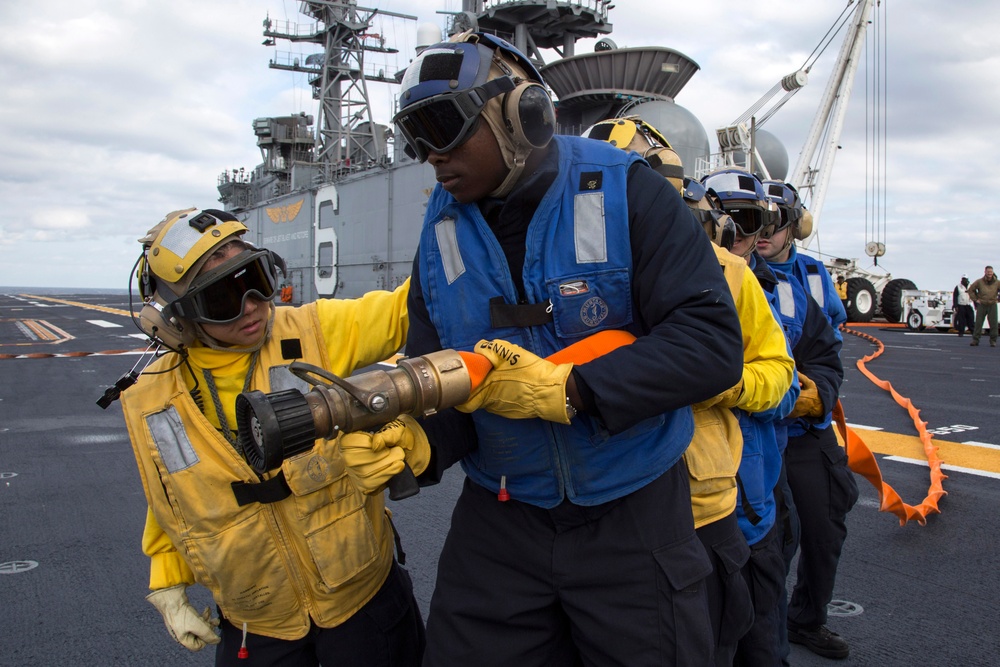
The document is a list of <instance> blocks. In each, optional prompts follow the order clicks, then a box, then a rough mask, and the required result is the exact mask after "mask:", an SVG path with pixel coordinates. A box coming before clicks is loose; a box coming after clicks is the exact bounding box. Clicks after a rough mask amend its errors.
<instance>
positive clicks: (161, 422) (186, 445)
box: [146, 405, 198, 474]
mask: <svg viewBox="0 0 1000 667" xmlns="http://www.w3.org/2000/svg"><path fill="white" fill-rule="evenodd" d="M146 424H147V425H148V426H149V432H150V433H152V434H153V442H155V443H156V449H157V451H158V452H159V453H160V459H161V460H162V461H163V465H165V466H166V467H167V470H168V471H170V473H171V474H173V473H175V472H178V471H180V470H185V469H187V468H190V467H191V466H193V465H194V464H196V463H198V455H197V454H195V451H194V447H193V446H192V445H191V440H190V439H189V438H188V435H187V431H186V430H185V429H184V424H183V423H182V422H181V416H180V415H179V414H177V409H176V408H175V407H174V406H172V405H171V406H170V407H168V408H167V409H166V410H163V411H162V412H157V413H154V414H151V415H149V416H147V417H146Z"/></svg>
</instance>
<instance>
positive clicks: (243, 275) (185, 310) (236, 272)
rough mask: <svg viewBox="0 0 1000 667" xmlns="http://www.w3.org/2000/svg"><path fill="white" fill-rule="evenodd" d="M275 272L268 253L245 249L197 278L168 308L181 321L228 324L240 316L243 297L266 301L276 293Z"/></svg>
mask: <svg viewBox="0 0 1000 667" xmlns="http://www.w3.org/2000/svg"><path fill="white" fill-rule="evenodd" d="M277 285H278V273H277V269H276V268H275V263H274V256H273V254H272V253H271V252H270V251H269V250H247V251H245V252H241V253H240V254H238V255H236V256H235V257H233V258H231V259H230V260H228V261H226V262H224V263H222V264H220V265H219V266H217V267H215V268H214V269H212V270H211V271H206V272H205V273H204V275H200V276H198V277H197V278H196V279H195V281H194V282H193V283H191V288H190V289H189V290H188V291H187V293H186V294H185V295H184V296H182V297H181V298H179V299H177V300H176V301H174V302H173V303H172V304H171V305H170V307H171V308H172V309H173V311H174V312H175V313H176V314H177V315H178V316H179V317H181V318H182V319H185V320H190V321H192V322H205V323H207V324H228V323H230V322H235V321H236V320H238V319H240V317H242V316H243V309H244V307H245V306H246V301H247V297H250V296H253V297H255V298H257V299H260V300H261V301H270V300H271V299H273V298H274V297H275V295H276V294H277V292H278V291H277Z"/></svg>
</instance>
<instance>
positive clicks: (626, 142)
mask: <svg viewBox="0 0 1000 667" xmlns="http://www.w3.org/2000/svg"><path fill="white" fill-rule="evenodd" d="M583 136H585V137H589V138H591V139H597V140H599V141H606V142H608V143H609V144H611V145H612V146H617V147H618V148H621V149H622V150H626V151H635V152H636V153H638V154H639V155H641V156H642V157H643V158H645V160H646V161H647V162H648V163H649V166H651V167H652V168H653V169H654V170H656V171H657V172H658V173H660V174H661V175H662V176H663V177H664V178H666V179H667V180H668V181H670V184H671V185H673V186H674V188H676V190H677V192H678V193H683V190H684V165H683V164H682V162H681V156H680V155H678V154H677V151H675V150H674V148H673V146H671V145H670V142H669V141H667V138H666V137H664V136H663V134H661V133H660V131H659V130H657V129H656V128H655V127H653V126H652V125H650V124H649V123H647V122H646V121H644V120H643V119H642V118H640V117H639V116H625V117H624V118H609V119H608V120H602V121H601V122H599V123H596V124H594V125H592V126H591V127H590V129H588V130H587V131H586V132H584V133H583Z"/></svg>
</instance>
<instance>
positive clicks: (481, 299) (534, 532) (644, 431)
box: [394, 33, 743, 667]
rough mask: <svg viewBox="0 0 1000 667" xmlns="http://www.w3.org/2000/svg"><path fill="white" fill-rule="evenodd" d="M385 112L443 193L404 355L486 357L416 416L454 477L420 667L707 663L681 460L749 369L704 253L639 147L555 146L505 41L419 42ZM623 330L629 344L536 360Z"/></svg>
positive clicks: (477, 37) (544, 105)
mask: <svg viewBox="0 0 1000 667" xmlns="http://www.w3.org/2000/svg"><path fill="white" fill-rule="evenodd" d="M394 122H395V123H396V126H397V128H398V129H399V133H400V135H401V136H402V137H403V139H404V140H405V141H406V143H407V145H408V146H407V150H408V152H409V154H410V155H411V156H413V157H415V158H417V159H419V160H421V161H426V162H427V163H428V164H429V165H430V166H431V167H433V169H434V171H435V175H436V177H437V181H438V184H437V186H436V187H435V189H434V191H433V193H432V194H431V197H430V201H429V202H428V205H427V213H426V216H425V219H424V227H423V230H422V232H421V235H420V243H419V249H418V251H417V256H416V258H415V259H414V264H413V273H412V276H411V280H412V285H411V290H410V308H409V313H410V324H411V327H410V332H409V337H408V340H407V352H408V353H409V354H426V353H428V352H431V351H434V350H437V349H440V348H455V349H459V350H475V351H476V352H480V353H482V354H484V355H486V356H487V357H489V358H490V360H491V361H492V362H493V366H494V370H492V371H491V372H490V373H489V375H487V377H486V380H485V382H484V383H483V385H482V387H481V388H480V389H479V390H478V391H477V392H475V393H474V394H473V396H472V398H471V400H470V401H469V403H467V404H465V405H463V406H460V408H459V409H457V410H446V411H441V412H440V413H439V414H437V415H434V416H432V417H429V418H426V419H424V420H422V422H423V426H424V428H425V430H426V432H427V434H428V437H429V439H430V442H431V445H432V451H433V456H432V460H431V464H430V466H429V468H428V470H427V472H425V473H424V474H423V475H422V476H421V481H422V482H423V483H430V482H433V481H434V478H435V476H437V475H440V474H441V472H443V471H444V470H445V469H446V468H447V467H449V466H450V465H451V464H453V463H455V462H457V461H459V460H460V461H461V465H462V469H463V470H464V471H465V474H466V481H465V484H464V487H463V490H462V493H461V496H460V497H459V499H458V501H457V503H456V506H455V509H454V513H453V515H452V521H451V527H450V530H449V532H448V536H447V538H446V541H445V544H444V547H443V550H442V553H441V557H440V562H439V565H438V574H437V584H436V588H435V591H434V594H433V598H432V600H431V607H430V614H429V617H428V621H427V633H428V634H427V651H426V654H425V660H424V665H425V666H427V667H453V666H454V665H477V666H480V665H482V666H487V667H488V666H491V665H496V666H498V667H499V666H504V667H506V666H509V665H518V666H519V667H553V666H570V665H581V664H591V665H611V664H618V665H707V664H711V663H712V660H713V657H712V652H713V639H712V631H711V624H710V622H709V618H708V616H709V612H708V605H707V594H706V589H705V586H706V584H705V579H706V577H708V575H709V574H710V572H711V569H712V565H711V561H710V560H709V557H708V554H707V553H706V551H705V549H704V547H703V546H702V544H701V542H700V541H699V540H698V538H697V536H696V534H695V531H694V524H693V519H692V515H691V499H690V488H689V484H688V471H687V469H686V466H685V464H684V462H683V460H682V458H681V457H682V455H683V454H684V451H685V449H686V448H687V446H688V443H689V442H690V440H691V437H692V433H693V429H694V427H693V417H692V410H691V407H690V406H691V405H692V404H694V403H697V402H699V401H702V400H705V399H707V398H710V397H712V396H715V395H717V394H719V393H721V392H723V391H725V390H727V389H729V388H730V387H733V386H734V385H735V384H736V383H737V382H739V380H740V378H741V374H742V367H743V360H742V338H741V333H740V325H739V320H738V319H737V315H736V311H735V308H734V305H733V299H732V297H731V295H730V293H729V289H728V287H727V284H726V280H725V277H724V275H723V273H722V271H721V270H720V267H719V263H718V262H717V261H716V259H715V255H714V253H713V251H712V246H711V242H710V241H709V240H708V238H706V235H705V233H704V231H702V229H701V227H700V226H699V225H698V224H697V223H696V222H695V220H694V218H693V217H692V216H691V214H690V212H689V211H688V209H687V207H686V206H685V204H684V202H683V201H682V200H681V198H680V197H679V196H678V194H677V192H676V191H675V190H674V189H673V188H672V187H670V185H669V184H668V183H667V182H666V181H665V180H664V179H663V178H662V177H661V176H660V175H659V174H657V173H656V172H654V171H653V170H652V169H650V168H649V165H648V164H647V163H645V162H643V161H642V160H641V158H639V156H637V155H635V154H629V153H626V152H624V151H621V150H618V149H617V148H614V147H612V146H609V145H608V144H606V143H603V142H599V141H593V140H589V139H584V138H581V137H572V136H558V135H555V110H554V107H553V104H552V102H551V100H550V98H549V95H548V92H547V91H546V89H545V87H544V85H543V82H542V79H541V76H540V75H539V73H538V71H537V70H536V69H535V67H534V65H532V64H531V62H530V61H529V60H528V59H527V58H526V57H525V56H524V55H523V54H521V53H520V52H519V51H518V50H517V49H515V48H514V47H513V46H512V45H510V44H508V43H507V42H505V41H503V40H500V39H498V38H496V37H493V36H490V35H487V34H482V33H466V34H463V35H460V36H458V37H457V38H456V39H454V40H453V41H452V42H448V43H441V44H436V45H433V46H430V47H428V48H427V49H425V50H424V51H422V52H421V53H420V55H419V56H418V57H417V58H416V59H415V60H414V61H413V63H412V64H411V65H410V67H409V68H408V69H407V70H406V73H405V75H404V77H403V80H402V93H401V95H400V110H399V112H398V113H397V115H396V117H395V118H394ZM615 329H618V330H625V331H628V332H630V333H632V334H634V335H635V336H636V337H637V339H636V340H635V342H634V343H632V344H631V345H627V346H624V347H620V348H618V349H616V350H614V351H612V352H610V353H608V354H605V355H604V356H601V357H598V358H596V359H594V360H593V361H590V362H588V363H582V364H578V365H573V364H568V363H567V364H554V363H552V362H550V361H547V360H546V359H544V357H547V356H548V355H551V354H553V353H555V352H558V351H560V350H562V349H563V348H565V347H567V346H568V345H570V344H572V343H574V342H576V341H579V340H581V339H583V338H585V337H588V336H590V335H591V334H593V333H595V332H599V331H605V330H615ZM721 454H723V455H725V456H728V455H729V453H728V451H723V452H721Z"/></svg>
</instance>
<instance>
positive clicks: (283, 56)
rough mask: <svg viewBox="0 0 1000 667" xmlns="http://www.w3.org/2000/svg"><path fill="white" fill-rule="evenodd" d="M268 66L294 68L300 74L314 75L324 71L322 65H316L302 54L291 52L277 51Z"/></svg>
mask: <svg viewBox="0 0 1000 667" xmlns="http://www.w3.org/2000/svg"><path fill="white" fill-rule="evenodd" d="M268 65H270V66H271V67H283V68H294V69H296V70H297V71H300V72H312V73H314V74H320V73H321V72H322V71H323V66H322V63H320V64H316V63H315V62H311V61H310V60H309V59H308V58H306V57H303V55H302V54H301V53H293V52H291V51H275V52H274V57H273V58H271V60H270V61H268Z"/></svg>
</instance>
